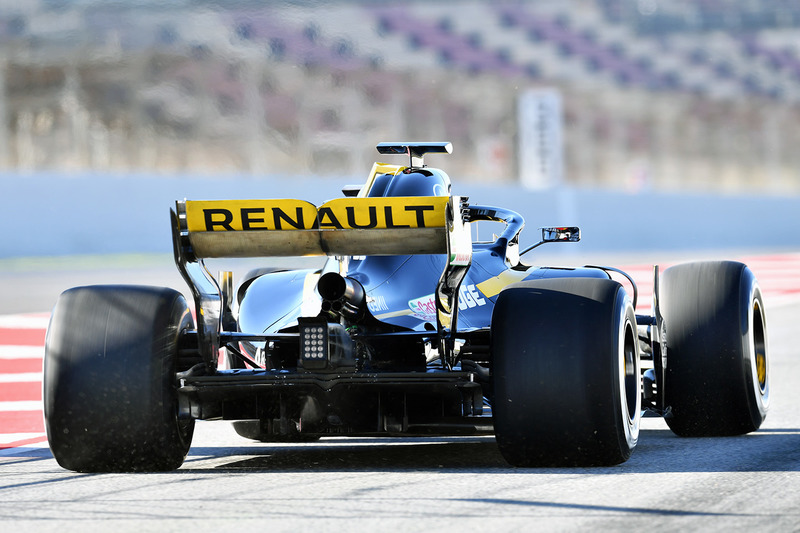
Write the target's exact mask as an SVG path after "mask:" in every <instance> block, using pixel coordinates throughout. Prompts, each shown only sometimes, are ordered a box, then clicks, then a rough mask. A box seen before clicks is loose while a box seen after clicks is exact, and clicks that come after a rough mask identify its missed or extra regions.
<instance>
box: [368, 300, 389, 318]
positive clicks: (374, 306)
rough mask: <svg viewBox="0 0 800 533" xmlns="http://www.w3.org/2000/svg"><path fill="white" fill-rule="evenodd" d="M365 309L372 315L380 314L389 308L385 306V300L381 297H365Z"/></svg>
mask: <svg viewBox="0 0 800 533" xmlns="http://www.w3.org/2000/svg"><path fill="white" fill-rule="evenodd" d="M367 309H369V312H370V313H372V314H373V315H374V314H375V313H380V312H382V311H388V310H389V306H388V305H386V298H384V297H383V296H381V295H378V296H369V295H367Z"/></svg>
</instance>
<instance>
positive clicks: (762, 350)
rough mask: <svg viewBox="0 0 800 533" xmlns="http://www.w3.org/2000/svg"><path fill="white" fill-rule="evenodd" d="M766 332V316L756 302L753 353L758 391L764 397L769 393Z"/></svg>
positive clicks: (754, 307)
mask: <svg viewBox="0 0 800 533" xmlns="http://www.w3.org/2000/svg"><path fill="white" fill-rule="evenodd" d="M764 330H765V328H764V316H763V314H762V312H761V306H760V305H759V302H758V300H755V302H754V303H753V353H754V354H755V363H756V379H757V381H758V390H759V392H760V393H761V395H762V396H763V395H764V394H766V392H767V342H766V335H765V334H764Z"/></svg>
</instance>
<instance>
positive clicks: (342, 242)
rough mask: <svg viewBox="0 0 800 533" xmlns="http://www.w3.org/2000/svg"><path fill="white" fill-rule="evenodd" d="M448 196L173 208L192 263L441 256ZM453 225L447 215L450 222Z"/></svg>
mask: <svg viewBox="0 0 800 533" xmlns="http://www.w3.org/2000/svg"><path fill="white" fill-rule="evenodd" d="M451 201H452V199H451V198H448V197H440V196H429V197H392V198H338V199H335V200H331V201H328V202H325V203H324V204H322V205H321V206H320V207H316V206H314V205H313V204H311V203H309V202H305V201H302V200H216V201H190V200H186V201H183V202H178V203H177V213H178V221H179V226H180V228H179V230H180V237H181V239H182V240H183V241H187V242H186V243H187V244H188V245H190V247H191V251H192V255H193V256H194V257H195V258H211V257H276V256H309V255H333V256H348V255H405V254H444V253H447V250H448V247H447V242H448V234H447V233H448V229H447V228H448V217H447V210H448V209H450V212H451V213H452V204H451ZM451 218H452V215H451Z"/></svg>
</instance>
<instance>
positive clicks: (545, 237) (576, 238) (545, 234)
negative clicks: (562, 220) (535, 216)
mask: <svg viewBox="0 0 800 533" xmlns="http://www.w3.org/2000/svg"><path fill="white" fill-rule="evenodd" d="M580 240H581V229H580V228H576V227H574V226H571V227H566V228H542V242H580Z"/></svg>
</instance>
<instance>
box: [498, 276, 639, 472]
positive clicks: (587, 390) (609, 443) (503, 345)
mask: <svg viewBox="0 0 800 533" xmlns="http://www.w3.org/2000/svg"><path fill="white" fill-rule="evenodd" d="M491 353H492V357H493V364H492V380H493V385H494V401H493V402H492V410H493V416H494V425H495V435H496V438H497V443H498V446H499V448H500V452H501V453H502V455H503V457H504V458H505V459H506V460H507V461H508V462H509V463H510V464H512V465H514V466H521V467H531V466H604V465H614V464H619V463H622V462H624V461H626V460H627V459H628V458H629V457H630V455H631V452H632V451H633V449H634V447H635V446H636V443H637V441H638V438H639V422H640V418H641V394H640V382H641V373H640V367H639V355H638V345H637V337H636V317H635V315H634V311H633V307H632V305H631V301H630V299H629V298H628V296H627V294H626V293H625V290H624V289H623V288H622V286H621V285H620V284H619V283H617V282H615V281H612V280H608V279H587V278H569V279H567V278H565V279H550V280H537V281H529V282H522V283H518V284H515V285H512V286H510V287H509V288H507V289H506V290H504V291H503V292H501V293H500V295H499V297H498V300H497V303H496V305H495V308H494V313H493V316H492V340H491Z"/></svg>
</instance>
